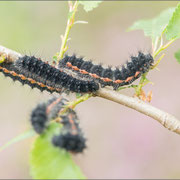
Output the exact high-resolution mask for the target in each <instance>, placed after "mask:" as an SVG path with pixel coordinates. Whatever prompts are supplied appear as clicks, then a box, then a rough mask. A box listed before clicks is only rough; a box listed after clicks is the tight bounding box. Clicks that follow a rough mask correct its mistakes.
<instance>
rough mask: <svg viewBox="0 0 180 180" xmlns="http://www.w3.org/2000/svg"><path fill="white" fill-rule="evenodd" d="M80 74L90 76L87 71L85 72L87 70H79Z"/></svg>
mask: <svg viewBox="0 0 180 180" xmlns="http://www.w3.org/2000/svg"><path fill="white" fill-rule="evenodd" d="M79 72H80V73H81V74H89V73H88V72H87V71H85V70H81V69H80V70H79Z"/></svg>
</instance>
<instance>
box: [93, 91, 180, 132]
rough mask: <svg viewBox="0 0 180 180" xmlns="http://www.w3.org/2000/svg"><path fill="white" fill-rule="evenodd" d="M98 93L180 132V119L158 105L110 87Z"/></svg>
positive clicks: (171, 129)
mask: <svg viewBox="0 0 180 180" xmlns="http://www.w3.org/2000/svg"><path fill="white" fill-rule="evenodd" d="M96 95H97V96H99V97H102V98H104V99H108V100H110V101H114V102H116V103H118V104H122V105H124V106H127V107H129V108H131V109H134V110H136V111H139V112H140V113H143V114H145V115H147V116H150V117H152V118H153V119H155V120H157V121H158V122H160V123H161V124H162V125H163V126H164V127H165V128H167V129H169V130H170V131H173V132H176V133H178V134H180V121H179V120H178V119H177V118H176V117H174V116H173V115H171V114H168V113H167V112H164V111H162V110H160V109H158V108H156V107H153V106H152V105H150V104H147V103H145V102H143V101H142V100H140V99H138V98H133V97H128V96H125V95H123V94H120V93H118V92H116V91H113V90H110V89H108V88H101V89H100V90H99V91H97V93H96Z"/></svg>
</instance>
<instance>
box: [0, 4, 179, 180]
mask: <svg viewBox="0 0 180 180" xmlns="http://www.w3.org/2000/svg"><path fill="white" fill-rule="evenodd" d="M176 4H177V2H170V1H159V2H156V1H149V2H148V1H147V2H145V1H144V2H143V1H139V2H134V1H133V2H131V1H127V2H123V1H119V2H103V3H102V4H100V6H99V7H98V8H96V9H94V10H93V11H92V12H89V13H86V12H85V11H84V10H83V8H82V6H81V5H80V6H79V7H78V12H77V14H76V20H84V21H88V24H76V25H75V26H74V27H73V28H72V30H71V32H70V38H71V40H70V41H69V42H68V45H69V50H68V53H69V54H72V53H76V54H77V55H82V56H84V57H86V59H92V60H94V61H97V62H102V63H104V64H112V65H120V64H123V63H124V62H125V61H126V60H128V59H129V56H130V55H135V54H136V53H137V52H138V51H139V50H142V51H144V52H150V51H151V40H150V39H149V38H147V37H144V34H143V32H142V31H132V32H127V29H128V28H129V27H130V26H131V25H132V24H133V23H134V22H135V21H137V20H139V19H147V18H153V17H155V16H157V15H158V14H159V13H160V12H161V11H162V10H164V9H166V8H169V7H174V6H176ZM67 14H68V5H67V2H60V1H59V2H58V1H56V2H45V1H44V2H43V1H42V2H30V1H27V2H3V1H1V2H0V23H1V28H0V44H1V45H3V46H6V47H8V48H10V49H13V50H16V51H18V52H20V53H22V54H27V55H35V56H37V57H41V58H42V59H44V60H47V59H48V60H51V59H52V56H53V55H54V54H55V53H56V52H58V51H59V49H60V45H61V39H60V35H61V34H64V31H65V27H66V22H67ZM179 46H180V40H177V42H175V43H173V44H172V45H171V46H170V47H169V48H168V49H167V51H166V56H165V58H164V59H163V61H162V62H161V63H160V65H159V69H160V71H157V70H154V71H152V72H150V73H149V75H148V77H149V79H150V80H151V81H153V82H154V86H152V85H147V86H146V87H145V90H146V92H148V91H149V90H152V91H153V100H152V102H151V104H152V105H154V106H155V107H158V108H160V109H162V110H165V111H167V112H169V113H171V114H173V115H175V116H176V117H180V111H179V106H180V100H179V98H178V97H179V95H178V94H179V92H180V85H179V83H178V82H176V81H175V80H177V81H178V79H179V77H180V65H179V64H178V63H177V62H176V60H175V58H174V52H175V51H176V50H177V49H178V48H179ZM122 93H124V94H127V95H129V96H132V95H133V91H132V90H123V91H122ZM48 97H49V94H48V93H40V92H39V90H37V89H34V90H31V89H30V88H29V87H28V86H22V85H21V84H20V83H18V82H15V83H14V82H13V81H12V80H11V79H9V78H5V77H4V76H3V75H2V74H1V75H0V146H2V145H3V144H4V143H6V142H7V141H9V140H10V139H12V138H13V137H15V136H17V135H18V134H21V133H22V132H24V131H26V130H28V129H29V128H30V123H29V115H30V113H31V110H32V108H33V107H34V106H35V105H36V104H37V103H38V102H39V101H41V100H43V99H44V98H48ZM77 111H78V115H79V118H80V120H81V126H82V128H83V131H84V132H85V135H86V137H87V138H88V149H87V150H86V151H85V152H84V154H80V155H77V156H74V160H75V161H76V162H77V164H78V165H79V166H80V167H81V169H82V170H83V172H84V174H85V175H86V176H87V177H88V178H96V179H97V178H162V179H163V178H180V166H179V162H180V136H179V135H177V134H175V133H172V132H170V131H168V130H167V129H165V128H164V127H162V126H161V125H160V124H159V123H158V122H157V121H155V120H154V119H151V118H149V117H147V116H145V115H143V114H140V113H138V112H136V111H134V110H132V109H128V108H126V107H124V106H121V105H119V104H116V103H113V102H110V101H107V100H104V99H100V98H91V99H89V100H88V101H86V102H84V103H81V104H80V105H78V107H77ZM32 141H33V140H32V139H28V140H25V141H21V142H19V143H17V144H14V145H12V146H11V147H10V148H7V149H6V150H4V151H3V152H1V153H0V178H4V179H5V178H14V179H15V178H16V179H22V178H26V179H27V178H30V175H29V165H28V158H29V151H30V148H31V143H32Z"/></svg>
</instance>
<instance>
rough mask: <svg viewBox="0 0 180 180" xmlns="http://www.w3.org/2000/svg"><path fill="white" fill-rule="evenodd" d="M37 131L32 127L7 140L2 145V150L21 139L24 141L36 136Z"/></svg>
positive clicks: (0, 148)
mask: <svg viewBox="0 0 180 180" xmlns="http://www.w3.org/2000/svg"><path fill="white" fill-rule="evenodd" d="M35 134H36V133H35V132H34V130H33V129H30V130H29V131H26V132H24V133H22V134H20V135H18V136H16V137H15V138H13V139H11V140H10V141H9V142H7V143H6V144H4V145H3V146H1V147H0V152H1V151H3V150H4V149H6V148H8V147H9V146H11V145H13V144H15V143H17V142H19V141H22V140H25V139H27V138H30V137H32V136H34V135H35Z"/></svg>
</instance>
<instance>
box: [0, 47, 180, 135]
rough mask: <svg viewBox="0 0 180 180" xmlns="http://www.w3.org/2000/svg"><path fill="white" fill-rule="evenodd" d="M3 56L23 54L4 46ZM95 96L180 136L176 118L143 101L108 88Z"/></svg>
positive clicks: (15, 56)
mask: <svg viewBox="0 0 180 180" xmlns="http://www.w3.org/2000/svg"><path fill="white" fill-rule="evenodd" d="M1 54H6V55H8V56H7V58H8V59H7V60H12V59H13V60H16V59H17V58H18V57H20V56H21V54H19V53H17V52H15V51H12V50H10V49H7V48H5V47H3V46H0V55H1ZM95 95H96V96H99V97H101V98H104V99H108V100H110V101H114V102H116V103H118V104H122V105H124V106H127V107H129V108H132V109H134V110H136V111H139V112H141V113H142V114H145V115H147V116H149V117H152V118H153V119H155V120H157V121H158V122H160V123H161V124H162V125H163V126H164V127H165V128H167V129H169V130H170V131H173V132H176V133H178V134H180V121H179V120H178V119H177V118H176V117H174V116H173V115H171V114H168V113H167V112H164V111H162V110H160V109H158V108H156V107H153V106H152V105H150V104H146V103H145V102H143V101H142V100H140V99H138V98H133V97H128V96H125V95H123V94H120V93H119V92H116V91H113V90H111V89H108V88H101V89H100V90H98V91H97V92H96V94H95ZM78 102H79V101H78Z"/></svg>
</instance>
